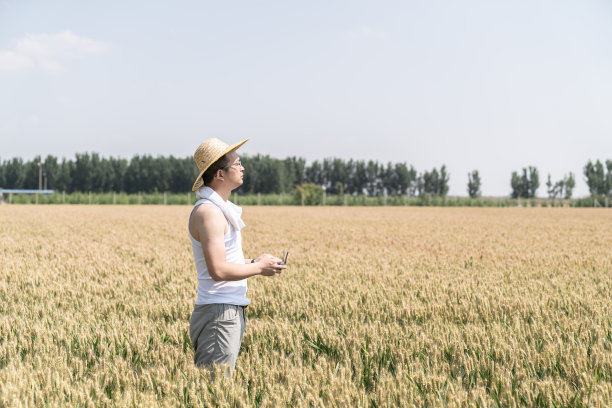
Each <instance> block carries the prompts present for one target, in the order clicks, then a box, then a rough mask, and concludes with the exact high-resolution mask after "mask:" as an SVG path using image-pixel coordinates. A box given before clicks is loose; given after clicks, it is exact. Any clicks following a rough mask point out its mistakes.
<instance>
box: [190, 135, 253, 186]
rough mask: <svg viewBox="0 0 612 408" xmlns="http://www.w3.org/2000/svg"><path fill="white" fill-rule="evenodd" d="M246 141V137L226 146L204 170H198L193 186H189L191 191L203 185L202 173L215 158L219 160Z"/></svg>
mask: <svg viewBox="0 0 612 408" xmlns="http://www.w3.org/2000/svg"><path fill="white" fill-rule="evenodd" d="M248 141H249V139H248V138H246V139H244V140H243V141H242V142H238V143H236V144H233V145H231V146H230V147H228V148H227V150H225V151H224V152H223V153H221V154H219V155H218V156H217V157H215V160H213V161H211V162H210V164H209V165H208V166H206V167H205V168H204V170H202V171H201V172H200V174H199V175H198V177H197V178H196V181H195V183H193V187H192V188H191V191H196V190H197V189H198V188H200V187H202V186H203V185H204V180H202V176H203V175H204V173H206V170H208V168H209V167H210V166H212V165H213V164H214V163H215V162H216V161H217V160H219V159H220V158H221V157H223V156H224V155H226V154H228V153H230V152H233V151H234V150H238V149H239V148H240V147H241V146H242V145H243V144H245V143H246V142H248Z"/></svg>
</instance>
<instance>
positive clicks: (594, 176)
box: [584, 160, 612, 197]
mask: <svg viewBox="0 0 612 408" xmlns="http://www.w3.org/2000/svg"><path fill="white" fill-rule="evenodd" d="M584 176H585V177H586V183H587V185H588V186H589V192H590V193H591V196H592V197H596V196H607V195H610V192H611V191H612V160H606V163H605V166H604V164H603V163H602V162H600V161H599V160H597V161H596V162H595V163H592V162H591V161H590V160H589V162H588V163H587V164H586V165H585V166H584Z"/></svg>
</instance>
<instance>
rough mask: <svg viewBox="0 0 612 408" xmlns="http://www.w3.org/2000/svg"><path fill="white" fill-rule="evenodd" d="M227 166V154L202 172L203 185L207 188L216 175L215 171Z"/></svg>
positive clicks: (228, 163)
mask: <svg viewBox="0 0 612 408" xmlns="http://www.w3.org/2000/svg"><path fill="white" fill-rule="evenodd" d="M229 165H230V162H229V157H227V154H224V155H223V156H221V157H220V158H219V160H217V161H216V162H214V163H213V164H211V165H210V167H209V168H208V169H207V170H206V171H205V172H204V174H202V181H204V185H205V186H207V185H208V184H209V183H210V182H211V181H213V179H214V178H215V174H217V171H219V170H221V169H225V168H226V167H228V166H229Z"/></svg>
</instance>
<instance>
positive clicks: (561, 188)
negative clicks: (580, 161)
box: [546, 172, 576, 200]
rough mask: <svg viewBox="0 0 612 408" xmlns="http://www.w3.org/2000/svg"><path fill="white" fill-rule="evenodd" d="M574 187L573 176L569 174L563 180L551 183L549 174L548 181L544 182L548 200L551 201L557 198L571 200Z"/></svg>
mask: <svg viewBox="0 0 612 408" xmlns="http://www.w3.org/2000/svg"><path fill="white" fill-rule="evenodd" d="M575 186H576V181H575V180H574V174H573V173H571V172H570V173H569V175H566V176H564V177H563V179H561V180H559V181H557V182H554V183H553V182H552V179H551V178H550V174H549V175H548V180H547V181H546V188H547V192H548V198H550V199H552V200H556V199H557V198H561V197H563V198H565V199H570V198H572V194H573V190H574V187H575Z"/></svg>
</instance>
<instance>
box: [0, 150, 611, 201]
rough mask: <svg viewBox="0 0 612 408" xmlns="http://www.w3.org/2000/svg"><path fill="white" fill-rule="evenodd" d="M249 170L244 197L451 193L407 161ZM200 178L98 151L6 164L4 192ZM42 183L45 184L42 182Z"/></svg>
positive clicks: (565, 184)
mask: <svg viewBox="0 0 612 408" xmlns="http://www.w3.org/2000/svg"><path fill="white" fill-rule="evenodd" d="M241 161H242V164H243V165H244V167H245V169H246V170H245V173H244V184H243V185H242V186H241V187H240V188H239V189H238V190H237V192H238V194H241V195H246V194H256V193H261V194H280V193H284V194H289V193H292V192H294V191H295V188H296V187H298V186H301V185H303V184H305V183H312V184H315V185H318V186H321V187H322V188H323V189H324V191H325V193H326V194H329V195H344V194H349V195H362V194H363V195H367V196H381V195H384V194H385V193H386V194H387V195H389V196H406V197H422V196H439V197H445V196H446V195H447V193H448V188H449V184H448V183H449V180H450V174H449V173H448V171H447V170H446V166H444V165H443V166H441V167H440V168H439V169H437V168H433V169H432V170H428V171H423V172H417V170H416V169H415V168H414V167H413V166H412V165H408V164H406V163H405V162H404V163H391V162H389V163H387V164H384V163H379V162H377V161H373V160H369V161H364V160H352V159H350V160H344V159H338V158H329V159H324V160H322V161H318V160H316V161H314V162H312V163H310V164H309V165H307V164H306V159H304V158H300V157H288V158H286V159H275V158H272V157H270V156H267V155H260V154H258V155H253V156H248V155H241ZM198 174H199V172H198V168H197V167H196V165H195V163H194V161H193V159H192V158H191V157H185V158H177V157H174V156H169V157H163V156H160V157H153V156H150V155H144V156H139V155H137V156H134V157H132V158H131V159H129V160H128V159H122V158H114V157H109V158H105V157H101V156H100V155H99V154H97V153H91V154H90V153H81V154H76V155H75V158H74V159H62V160H61V161H60V160H59V159H58V158H56V157H54V156H51V155H49V156H47V157H46V158H45V159H44V160H43V159H42V158H41V157H36V158H34V159H33V160H31V161H24V160H22V159H21V158H13V159H10V160H4V161H2V162H0V187H2V188H14V189H38V188H39V187H42V188H47V189H54V190H57V191H65V192H66V193H73V192H94V193H105V192H113V191H114V192H119V193H121V192H124V193H128V194H136V193H139V192H141V193H156V192H170V193H182V192H186V191H190V190H191V186H192V185H193V182H194V180H195V177H197V175H198ZM584 176H585V179H586V182H587V185H588V186H589V191H590V192H591V196H592V197H609V196H610V194H611V193H612V160H606V161H605V162H600V161H599V160H597V161H596V162H591V161H589V162H588V163H587V164H586V165H585V167H584ZM39 183H41V184H42V185H39ZM546 186H547V188H548V189H547V193H548V196H549V197H550V198H552V199H556V198H565V199H569V198H571V197H572V192H573V189H574V187H575V177H574V175H573V174H572V173H569V175H566V176H565V177H564V178H563V179H561V180H559V181H557V182H553V181H552V180H551V178H550V175H549V176H548V182H547V183H546ZM509 187H510V188H511V191H510V193H509V196H510V197H512V198H534V197H536V193H537V190H538V188H539V187H540V176H539V172H538V170H537V169H536V168H535V167H531V166H530V167H528V168H524V169H522V172H516V171H515V172H512V174H511V177H510V179H509ZM466 191H467V193H468V195H469V196H470V197H472V198H477V197H480V196H481V179H480V175H479V173H478V170H473V171H472V172H470V173H469V174H468V184H467V186H466Z"/></svg>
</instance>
